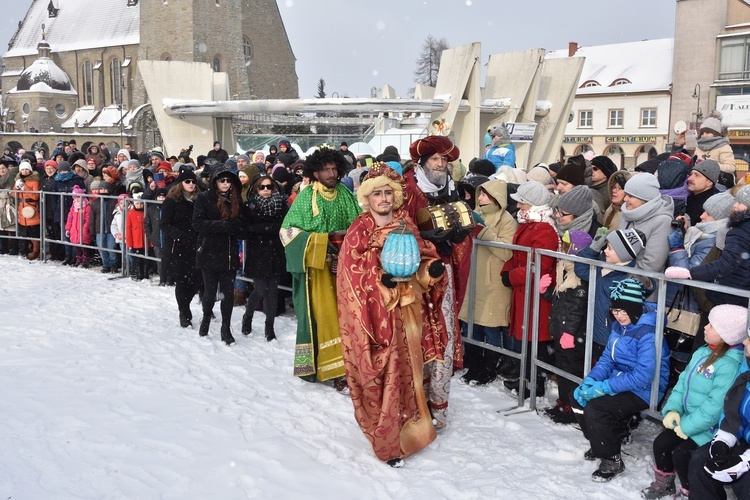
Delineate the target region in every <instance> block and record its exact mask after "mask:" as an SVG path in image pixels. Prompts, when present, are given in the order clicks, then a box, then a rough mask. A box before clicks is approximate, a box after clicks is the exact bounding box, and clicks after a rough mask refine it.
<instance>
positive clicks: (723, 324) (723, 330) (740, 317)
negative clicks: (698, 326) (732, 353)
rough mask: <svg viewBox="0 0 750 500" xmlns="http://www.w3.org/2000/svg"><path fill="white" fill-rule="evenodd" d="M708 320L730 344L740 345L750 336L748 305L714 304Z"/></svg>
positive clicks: (722, 338)
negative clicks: (749, 330)
mask: <svg viewBox="0 0 750 500" xmlns="http://www.w3.org/2000/svg"><path fill="white" fill-rule="evenodd" d="M708 322H709V323H711V326H713V327H714V330H716V333H718V334H719V337H721V340H723V341H724V342H725V343H727V344H728V345H739V344H741V343H742V342H743V341H744V340H745V339H746V338H747V336H748V332H747V308H746V307H742V306H737V305H734V304H722V305H720V306H714V308H713V309H711V311H710V312H709V313H708Z"/></svg>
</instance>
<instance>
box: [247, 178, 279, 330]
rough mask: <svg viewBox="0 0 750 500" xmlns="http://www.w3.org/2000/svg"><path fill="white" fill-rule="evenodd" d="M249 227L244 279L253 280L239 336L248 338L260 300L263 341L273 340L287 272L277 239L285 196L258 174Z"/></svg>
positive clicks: (250, 198)
mask: <svg viewBox="0 0 750 500" xmlns="http://www.w3.org/2000/svg"><path fill="white" fill-rule="evenodd" d="M247 207H248V217H249V222H250V224H249V225H247V226H246V228H247V230H248V232H249V233H250V234H249V237H248V239H247V241H246V242H245V276H246V277H248V278H252V280H253V287H254V288H253V291H252V293H251V294H250V296H249V297H248V299H247V306H246V310H245V315H244V316H243V317H242V334H243V335H250V334H251V333H252V329H253V312H254V311H255V308H256V306H257V305H258V303H259V302H260V301H261V300H263V314H265V316H266V327H265V335H266V340H267V341H269V342H270V341H271V340H273V339H275V338H276V334H275V332H274V330H273V320H274V318H275V317H276V307H277V303H278V299H279V279H280V278H281V276H282V275H283V274H284V273H285V272H286V258H285V256H284V247H283V245H282V244H281V240H280V239H279V231H280V230H281V222H282V221H283V220H284V216H285V215H286V213H287V211H288V210H289V206H288V205H287V201H286V195H285V194H284V193H283V192H282V191H281V190H280V189H279V186H278V185H277V184H276V182H275V181H274V180H273V178H272V177H271V176H270V175H268V174H266V173H260V174H256V175H255V176H253V179H252V187H251V188H250V193H249V195H248V201H247Z"/></svg>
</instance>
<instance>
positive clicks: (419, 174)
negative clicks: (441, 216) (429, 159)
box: [414, 167, 455, 195]
mask: <svg viewBox="0 0 750 500" xmlns="http://www.w3.org/2000/svg"><path fill="white" fill-rule="evenodd" d="M414 176H415V177H416V178H417V184H419V189H421V190H422V192H423V193H424V194H427V195H429V194H436V193H439V192H441V191H444V190H445V188H446V187H447V188H448V189H447V192H451V191H453V190H454V189H455V185H454V184H453V179H451V177H450V176H449V175H446V176H445V178H446V183H445V184H443V185H442V186H436V185H435V184H433V183H432V182H430V180H429V179H428V178H427V174H425V172H424V169H423V168H422V167H417V168H415V169H414Z"/></svg>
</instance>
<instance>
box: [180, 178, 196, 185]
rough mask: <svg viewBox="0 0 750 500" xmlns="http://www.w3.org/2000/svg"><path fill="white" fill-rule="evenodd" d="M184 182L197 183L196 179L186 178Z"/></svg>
mask: <svg viewBox="0 0 750 500" xmlns="http://www.w3.org/2000/svg"><path fill="white" fill-rule="evenodd" d="M182 182H184V183H185V184H195V180H194V179H185V180H184V181H182Z"/></svg>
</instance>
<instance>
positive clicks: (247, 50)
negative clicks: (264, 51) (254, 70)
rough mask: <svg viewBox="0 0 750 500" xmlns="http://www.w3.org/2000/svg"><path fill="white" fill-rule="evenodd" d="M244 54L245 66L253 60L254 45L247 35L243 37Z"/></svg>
mask: <svg viewBox="0 0 750 500" xmlns="http://www.w3.org/2000/svg"><path fill="white" fill-rule="evenodd" d="M242 55H243V56H244V57H245V66H250V63H251V62H253V47H252V46H251V45H250V39H249V38H248V37H246V36H243V37H242Z"/></svg>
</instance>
